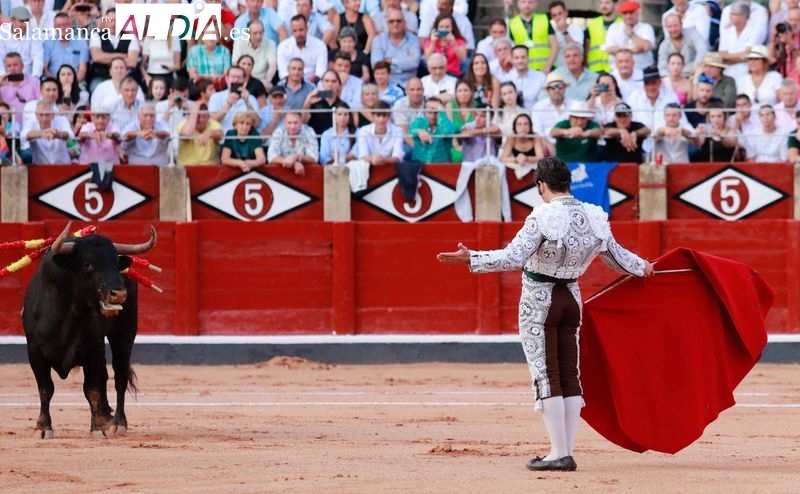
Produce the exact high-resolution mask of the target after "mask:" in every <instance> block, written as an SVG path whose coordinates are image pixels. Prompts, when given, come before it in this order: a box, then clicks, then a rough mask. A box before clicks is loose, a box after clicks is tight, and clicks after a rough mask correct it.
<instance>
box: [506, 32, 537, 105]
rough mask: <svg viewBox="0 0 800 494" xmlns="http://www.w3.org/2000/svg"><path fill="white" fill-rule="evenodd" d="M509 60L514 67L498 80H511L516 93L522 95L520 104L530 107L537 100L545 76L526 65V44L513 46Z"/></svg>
mask: <svg viewBox="0 0 800 494" xmlns="http://www.w3.org/2000/svg"><path fill="white" fill-rule="evenodd" d="M511 60H512V61H513V63H514V69H513V70H512V71H511V73H509V74H508V75H506V76H503V77H501V78H500V82H501V83H502V82H507V81H508V82H513V83H514V87H516V88H517V93H519V94H520V95H521V96H522V106H523V107H524V108H531V107H533V104H534V103H536V102H537V101H538V100H539V92H540V91H541V90H542V88H543V87H544V84H545V82H546V79H545V76H544V74H543V73H542V72H540V71H538V70H531V69H530V68H529V67H528V47H527V46H524V45H517V46H515V47H514V49H512V50H511Z"/></svg>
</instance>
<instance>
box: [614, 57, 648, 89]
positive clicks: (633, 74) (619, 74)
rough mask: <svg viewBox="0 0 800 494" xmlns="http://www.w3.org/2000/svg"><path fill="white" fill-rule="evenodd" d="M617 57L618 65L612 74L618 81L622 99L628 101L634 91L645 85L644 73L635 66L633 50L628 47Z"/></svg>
mask: <svg viewBox="0 0 800 494" xmlns="http://www.w3.org/2000/svg"><path fill="white" fill-rule="evenodd" d="M615 58H616V60H617V66H616V67H614V70H612V71H611V75H613V76H614V79H615V80H616V81H617V87H618V88H619V92H620V94H621V95H622V100H623V101H626V102H627V101H628V98H629V97H630V95H631V94H632V93H634V92H635V91H636V90H638V89H642V88H643V87H644V85H643V84H642V80H643V79H644V74H643V73H642V69H638V68H636V67H634V65H633V52H632V51H630V50H628V49H625V50H620V51H618V52H617V56H616V57H615Z"/></svg>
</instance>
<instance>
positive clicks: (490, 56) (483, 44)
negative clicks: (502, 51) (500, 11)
mask: <svg viewBox="0 0 800 494" xmlns="http://www.w3.org/2000/svg"><path fill="white" fill-rule="evenodd" d="M498 39H507V40H508V47H509V51H510V49H511V40H510V39H509V38H508V27H506V22H505V21H504V20H503V19H495V20H493V21H492V23H491V25H489V35H488V36H486V37H485V38H483V39H482V40H480V41H478V44H477V45H476V46H475V53H480V54H481V55H483V56H485V57H486V59H487V60H488V61H489V63H492V62H493V61H494V60H495V59H496V58H497V56H496V55H495V51H494V42H495V41H497V40H498Z"/></svg>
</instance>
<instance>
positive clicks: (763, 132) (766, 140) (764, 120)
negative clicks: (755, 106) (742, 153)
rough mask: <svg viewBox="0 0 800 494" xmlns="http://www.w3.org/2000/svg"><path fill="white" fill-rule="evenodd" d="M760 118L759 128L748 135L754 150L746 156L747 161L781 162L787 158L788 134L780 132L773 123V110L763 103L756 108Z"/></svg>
mask: <svg viewBox="0 0 800 494" xmlns="http://www.w3.org/2000/svg"><path fill="white" fill-rule="evenodd" d="M758 116H759V118H760V119H761V128H760V130H758V131H756V134H755V135H753V136H748V140H749V141H751V144H752V146H751V149H750V150H748V151H754V152H755V154H752V155H750V156H748V157H747V160H748V161H753V162H756V163H783V162H786V161H787V160H788V153H789V151H788V146H787V142H788V139H789V134H788V133H784V132H781V131H780V130H779V129H778V126H777V125H776V124H775V110H774V109H773V108H772V106H770V105H764V106H762V107H761V108H760V109H759V110H758Z"/></svg>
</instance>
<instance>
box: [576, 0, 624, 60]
mask: <svg viewBox="0 0 800 494" xmlns="http://www.w3.org/2000/svg"><path fill="white" fill-rule="evenodd" d="M597 10H598V11H599V12H600V15H599V16H597V17H594V18H592V19H587V21H586V36H585V37H584V40H583V49H584V51H585V52H586V67H587V68H588V69H589V70H591V71H592V72H611V69H612V67H611V63H610V62H609V56H608V52H607V51H606V50H605V48H604V46H605V44H606V34H607V33H608V28H609V27H611V25H612V24H616V23H621V22H622V17H621V16H620V15H619V14H617V0H600V1H599V3H598V6H597Z"/></svg>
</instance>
